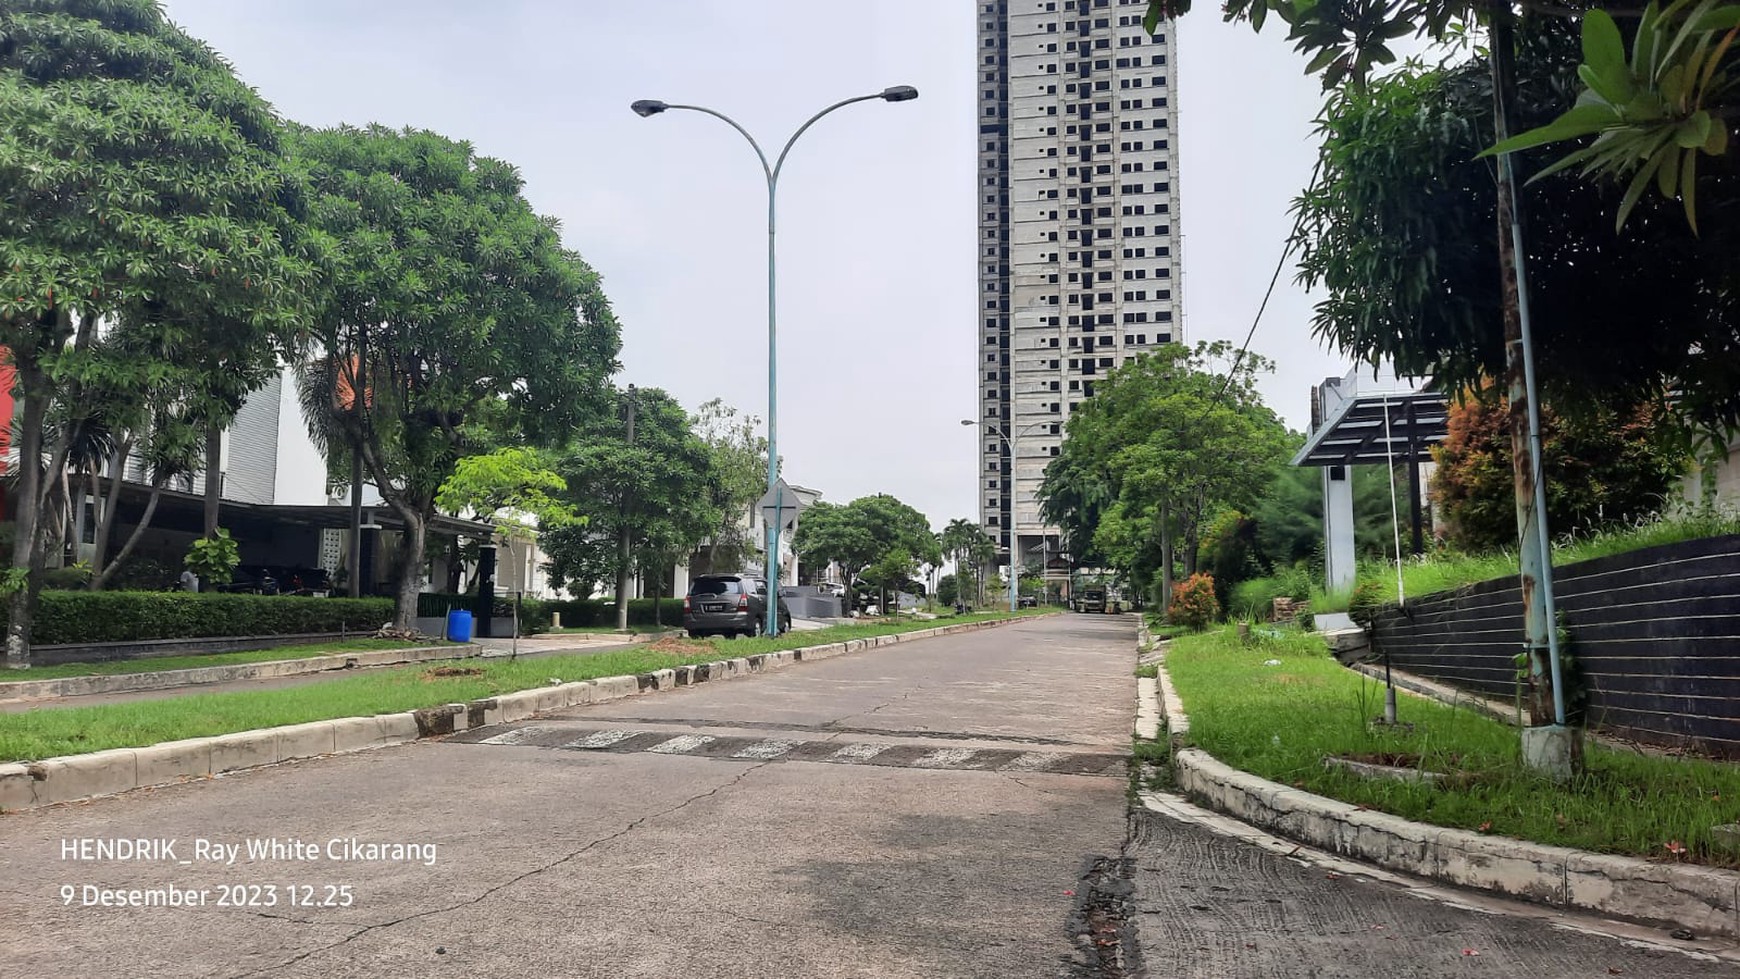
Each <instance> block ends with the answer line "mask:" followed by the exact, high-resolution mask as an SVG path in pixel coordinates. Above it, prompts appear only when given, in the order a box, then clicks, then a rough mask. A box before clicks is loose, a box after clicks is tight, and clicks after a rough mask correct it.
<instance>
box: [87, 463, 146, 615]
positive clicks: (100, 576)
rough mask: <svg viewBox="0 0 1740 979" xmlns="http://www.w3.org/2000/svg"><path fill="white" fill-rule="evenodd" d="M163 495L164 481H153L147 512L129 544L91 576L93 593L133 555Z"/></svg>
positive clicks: (130, 538) (135, 529) (99, 554)
mask: <svg viewBox="0 0 1740 979" xmlns="http://www.w3.org/2000/svg"><path fill="white" fill-rule="evenodd" d="M162 495H163V480H162V479H161V478H157V479H153V480H151V496H150V498H149V499H147V500H146V501H145V512H144V513H143V514H140V516H139V524H138V526H136V527H134V528H133V532H132V533H131V534H128V535H127V543H125V544H122V545H121V550H120V551H119V552H118V553H116V555H115V559H114V560H113V561H110V562H108V563H107V564H104V565H102V570H101V571H99V572H97V573H95V574H93V575H91V580H90V585H89V588H90V589H91V590H92V591H96V590H98V589H100V588H102V587H103V586H104V585H106V584H108V582H109V578H110V577H111V576H112V575H113V574H114V573H115V569H116V568H119V567H120V566H121V562H122V561H125V560H127V555H129V554H131V553H133V546H134V545H135V544H138V543H139V538H140V537H143V536H144V535H145V528H146V527H149V526H150V525H151V515H152V514H154V513H156V512H157V501H158V500H159V499H160V498H161V497H162ZM101 559H102V555H101V552H98V560H99V562H100V561H101Z"/></svg>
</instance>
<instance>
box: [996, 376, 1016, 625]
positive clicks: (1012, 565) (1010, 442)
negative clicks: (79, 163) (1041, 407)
mask: <svg viewBox="0 0 1740 979" xmlns="http://www.w3.org/2000/svg"><path fill="white" fill-rule="evenodd" d="M1014 399H1015V392H1014V391H1013V390H1011V391H1010V392H1009V400H1010V403H1011V405H1013V403H1014ZM1011 410H1013V408H1011ZM997 434H999V435H1002V436H1003V444H1004V445H1006V446H1008V447H1009V611H1011V612H1015V611H1018V610H1019V609H1020V606H1021V603H1020V598H1019V595H1020V583H1021V565H1020V555H1021V530H1020V527H1019V519H1020V518H1019V517H1018V516H1017V515H1016V500H1015V498H1016V497H1017V496H1019V495H1020V485H1021V484H1020V483H1019V481H1018V479H1019V476H1018V474H1017V473H1016V471H1015V437H1014V436H1013V435H1007V434H1004V433H1003V432H1001V431H999V432H998V433H997Z"/></svg>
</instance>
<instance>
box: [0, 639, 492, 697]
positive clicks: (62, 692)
mask: <svg viewBox="0 0 1740 979" xmlns="http://www.w3.org/2000/svg"><path fill="white" fill-rule="evenodd" d="M482 651H483V650H482V647H480V646H477V645H475V644H472V643H467V644H465V645H449V646H411V647H406V648H404V649H369V650H358V651H356V652H350V653H331V654H329V655H326V656H305V657H302V658H301V659H275V660H267V661H266V662H263V663H232V664H229V665H226V666H196V667H192V668H190V669H185V670H157V671H155V672H150V673H111V674H104V675H96V676H69V677H61V678H60V679H57V680H17V681H13V682H10V683H4V682H0V703H10V702H13V701H20V700H48V699H52V698H55V697H88V696H91V695H93V694H104V693H134V692H136V691H140V690H166V689H168V688H170V687H193V686H201V685H204V684H207V683H228V682H230V681H232V680H266V679H271V678H273V677H282V676H299V675H301V674H304V673H324V672H326V671H328V670H354V669H359V668H361V667H365V666H392V665H396V664H401V663H423V662H428V661H430V660H448V659H466V658H468V657H471V656H476V655H478V654H479V653H481V652H482Z"/></svg>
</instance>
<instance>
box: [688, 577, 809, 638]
mask: <svg viewBox="0 0 1740 979" xmlns="http://www.w3.org/2000/svg"><path fill="white" fill-rule="evenodd" d="M766 621H767V582H766V580H764V579H761V578H757V577H754V576H752V575H744V574H704V575H700V576H698V577H696V578H695V579H694V580H693V581H690V582H689V593H688V594H687V595H684V596H683V628H684V629H687V630H688V631H689V638H691V639H698V638H700V637H701V636H708V635H718V636H733V637H735V636H739V635H743V636H754V635H759V634H760V633H761V630H762V627H763V624H764V623H766ZM790 630H791V610H790V609H788V608H786V605H785V599H784V598H781V599H779V631H780V632H789V631H790Z"/></svg>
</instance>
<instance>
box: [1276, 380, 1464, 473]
mask: <svg viewBox="0 0 1740 979" xmlns="http://www.w3.org/2000/svg"><path fill="white" fill-rule="evenodd" d="M1386 414H1388V416H1389V430H1388V433H1387V435H1386V432H1385V428H1384V416H1385V415H1386ZM1448 419H1449V407H1448V401H1447V399H1446V398H1445V396H1444V395H1443V393H1441V392H1438V391H1402V392H1390V393H1373V394H1363V393H1361V394H1356V395H1354V396H1353V397H1350V398H1348V399H1347V400H1345V401H1343V402H1341V404H1339V405H1337V406H1336V407H1335V410H1334V411H1333V412H1331V413H1330V416H1329V417H1328V418H1325V419H1324V420H1323V423H1322V424H1321V425H1319V426H1317V428H1316V430H1315V431H1313V432H1312V433H1311V437H1310V438H1308V439H1306V440H1305V447H1304V448H1302V449H1300V450H1299V453H1298V454H1297V455H1295V456H1294V457H1293V465H1295V466H1358V465H1386V464H1388V463H1389V462H1391V461H1392V460H1393V461H1395V462H1430V461H1431V460H1432V454H1431V451H1430V449H1431V447H1432V446H1434V445H1436V444H1438V443H1439V442H1442V441H1444V434H1445V431H1446V428H1445V426H1446V423H1447V422H1448Z"/></svg>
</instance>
